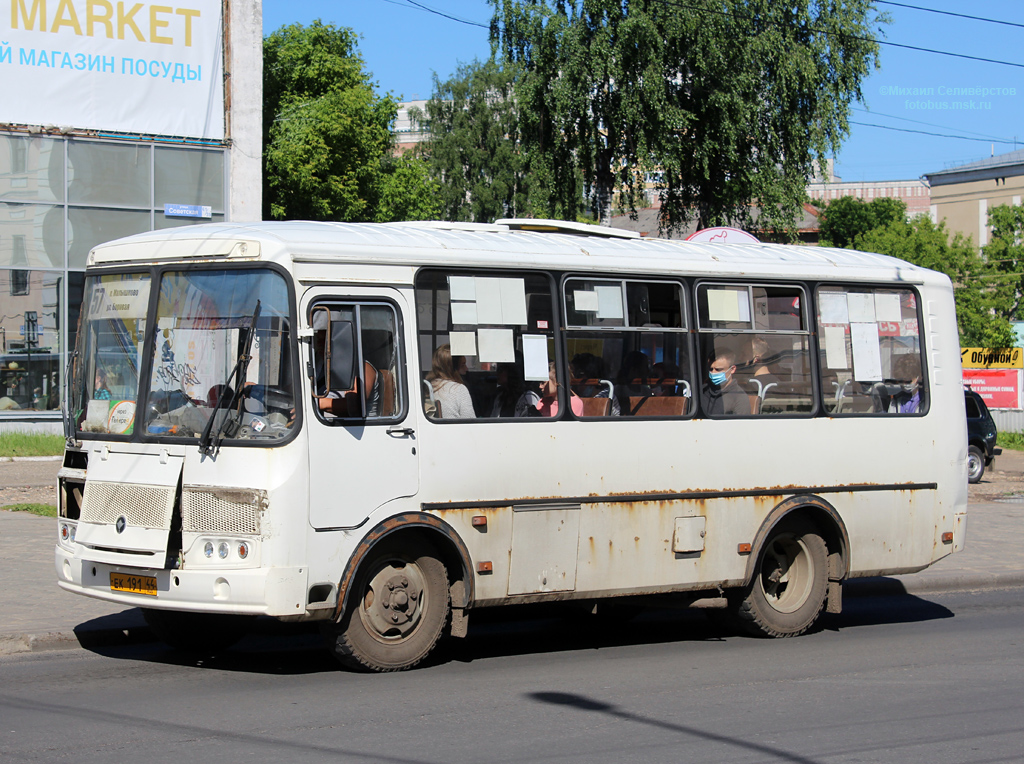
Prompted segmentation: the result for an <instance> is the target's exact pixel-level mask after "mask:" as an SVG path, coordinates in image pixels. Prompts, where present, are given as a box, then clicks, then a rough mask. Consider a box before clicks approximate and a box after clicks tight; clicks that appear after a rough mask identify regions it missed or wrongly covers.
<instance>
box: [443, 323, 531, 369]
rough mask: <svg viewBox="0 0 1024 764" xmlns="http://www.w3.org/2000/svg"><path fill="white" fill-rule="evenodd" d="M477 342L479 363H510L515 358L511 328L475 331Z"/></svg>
mask: <svg viewBox="0 0 1024 764" xmlns="http://www.w3.org/2000/svg"><path fill="white" fill-rule="evenodd" d="M477 342H478V343H479V346H480V362H481V363H512V362H513V361H515V360H516V352H515V344H514V343H513V341H512V330H511V329H480V330H478V331H477ZM454 352H455V351H452V353H454Z"/></svg>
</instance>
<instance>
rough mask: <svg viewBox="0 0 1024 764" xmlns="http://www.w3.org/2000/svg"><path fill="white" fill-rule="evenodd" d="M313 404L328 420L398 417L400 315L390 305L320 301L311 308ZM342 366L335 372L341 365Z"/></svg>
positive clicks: (400, 414) (400, 409)
mask: <svg viewBox="0 0 1024 764" xmlns="http://www.w3.org/2000/svg"><path fill="white" fill-rule="evenodd" d="M310 322H311V324H312V326H313V340H312V347H311V349H310V364H311V369H312V371H313V397H314V403H315V406H314V408H315V409H316V410H317V412H318V414H319V416H320V417H321V419H323V420H324V421H327V422H333V421H344V420H353V419H358V420H387V421H393V420H396V419H401V418H402V417H403V416H404V413H405V406H404V400H403V398H404V396H403V394H402V390H403V389H404V385H402V384H401V380H400V375H402V374H404V372H403V366H404V364H403V363H402V359H401V352H400V344H399V340H398V328H397V327H398V317H397V315H396V313H395V309H394V307H392V306H391V305H390V304H388V303H348V302H322V303H317V304H316V305H314V306H313V308H312V310H311V311H310ZM343 360H345V361H346V362H347V363H346V368H344V369H342V370H341V373H340V374H339V363H341V362H342V361H343Z"/></svg>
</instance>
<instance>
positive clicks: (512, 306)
mask: <svg viewBox="0 0 1024 764" xmlns="http://www.w3.org/2000/svg"><path fill="white" fill-rule="evenodd" d="M499 282H500V284H499V286H500V289H501V319H502V321H501V323H503V324H505V325H506V326H526V281H524V280H523V279H499Z"/></svg>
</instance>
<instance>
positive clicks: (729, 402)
mask: <svg viewBox="0 0 1024 764" xmlns="http://www.w3.org/2000/svg"><path fill="white" fill-rule="evenodd" d="M735 374H736V353H735V352H734V351H732V350H729V349H720V350H716V351H715V352H714V353H713V354H712V355H711V356H710V357H709V358H708V380H707V382H706V383H705V384H704V385H703V388H702V391H701V402H702V403H703V406H704V413H706V414H710V415H712V416H714V415H724V416H743V415H746V414H749V413H750V399H749V398H748V397H747V394H746V392H744V390H743V388H742V387H740V385H739V383H738V382H737V381H736V380H735V379H734V378H733V377H734V375H735Z"/></svg>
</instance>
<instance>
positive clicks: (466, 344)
mask: <svg viewBox="0 0 1024 764" xmlns="http://www.w3.org/2000/svg"><path fill="white" fill-rule="evenodd" d="M448 342H449V343H450V344H451V346H452V355H476V334H474V333H473V332H452V333H451V334H449V335H448Z"/></svg>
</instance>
